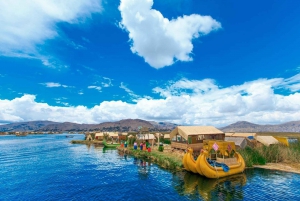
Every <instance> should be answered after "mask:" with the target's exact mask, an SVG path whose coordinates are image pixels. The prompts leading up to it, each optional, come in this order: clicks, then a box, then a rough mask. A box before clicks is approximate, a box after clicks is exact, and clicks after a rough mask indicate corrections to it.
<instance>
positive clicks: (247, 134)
mask: <svg viewBox="0 0 300 201" xmlns="http://www.w3.org/2000/svg"><path fill="white" fill-rule="evenodd" d="M225 137H243V138H249V139H254V138H256V137H257V134H256V133H225Z"/></svg>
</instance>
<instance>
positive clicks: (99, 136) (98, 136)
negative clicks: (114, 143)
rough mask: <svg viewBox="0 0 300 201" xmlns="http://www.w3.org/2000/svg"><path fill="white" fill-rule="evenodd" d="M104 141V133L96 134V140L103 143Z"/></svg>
mask: <svg viewBox="0 0 300 201" xmlns="http://www.w3.org/2000/svg"><path fill="white" fill-rule="evenodd" d="M103 139H104V133H103V132H100V133H96V134H95V140H100V141H102V140H103Z"/></svg>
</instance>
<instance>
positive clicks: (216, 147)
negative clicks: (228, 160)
mask: <svg viewBox="0 0 300 201" xmlns="http://www.w3.org/2000/svg"><path fill="white" fill-rule="evenodd" d="M212 148H213V149H214V150H215V151H217V150H218V149H219V146H218V145H217V143H214V144H213V146H212Z"/></svg>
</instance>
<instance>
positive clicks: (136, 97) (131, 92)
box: [119, 82, 140, 100]
mask: <svg viewBox="0 0 300 201" xmlns="http://www.w3.org/2000/svg"><path fill="white" fill-rule="evenodd" d="M119 87H120V88H121V89H124V91H126V92H127V93H128V95H129V96H130V97H132V98H133V99H134V100H136V99H138V98H140V96H138V95H136V94H135V93H134V92H133V91H132V90H131V89H129V88H128V87H127V86H126V85H125V84H124V83H123V82H121V85H120V86H119Z"/></svg>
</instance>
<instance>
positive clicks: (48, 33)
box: [0, 0, 101, 64]
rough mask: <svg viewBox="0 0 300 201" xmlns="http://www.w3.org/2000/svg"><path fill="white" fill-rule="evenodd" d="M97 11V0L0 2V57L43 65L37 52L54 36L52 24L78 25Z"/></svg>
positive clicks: (55, 29)
mask: <svg viewBox="0 0 300 201" xmlns="http://www.w3.org/2000/svg"><path fill="white" fill-rule="evenodd" d="M99 11H101V6H100V0H64V1H60V0H43V1H39V0H12V1H0V19H1V26H0V54H1V55H4V56H12V57H25V58H35V59H41V60H44V61H43V62H46V63H45V64H47V61H46V59H45V56H42V55H41V53H40V52H39V50H38V49H40V48H39V47H40V46H42V45H43V44H44V43H45V41H46V40H48V39H53V38H55V37H57V36H58V31H57V26H56V23H59V22H67V23H79V22H81V21H84V19H85V18H88V17H90V16H91V13H93V12H99Z"/></svg>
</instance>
